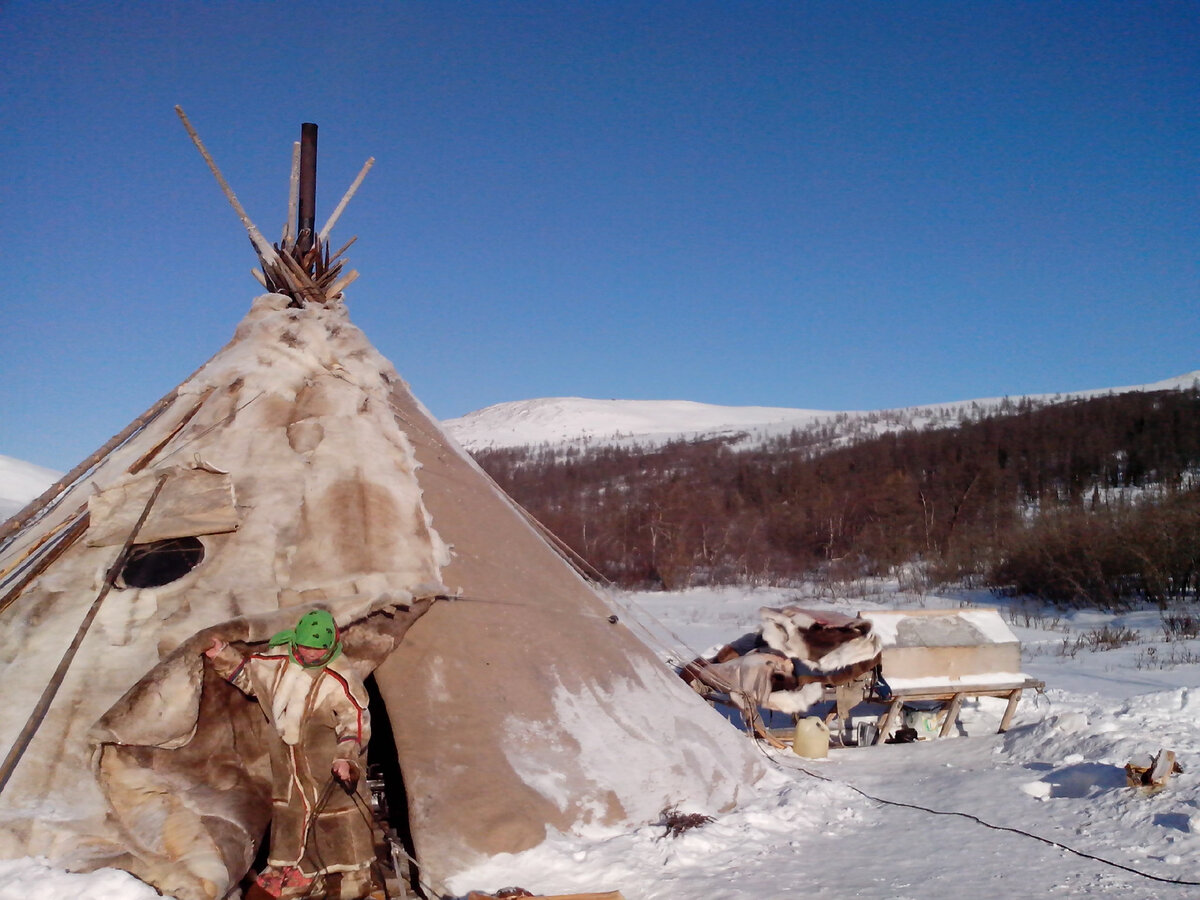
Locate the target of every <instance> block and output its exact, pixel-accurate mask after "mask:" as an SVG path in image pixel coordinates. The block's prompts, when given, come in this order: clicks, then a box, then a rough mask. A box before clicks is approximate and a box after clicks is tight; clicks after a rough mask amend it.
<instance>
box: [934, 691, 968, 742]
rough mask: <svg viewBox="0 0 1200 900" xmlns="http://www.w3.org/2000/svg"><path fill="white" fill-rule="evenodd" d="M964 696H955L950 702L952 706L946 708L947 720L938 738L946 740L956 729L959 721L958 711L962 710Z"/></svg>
mask: <svg viewBox="0 0 1200 900" xmlns="http://www.w3.org/2000/svg"><path fill="white" fill-rule="evenodd" d="M962 702H963V695H962V694H955V695H954V697H953V699H951V701H950V705H949V706H948V707H946V719H945V721H943V722H942V729H941V731H939V732H938V737H940V738H944V737H945V736H946V735H948V734H949V733H950V731H951V730H952V729H953V728H954V723H955V722H957V721H958V711H959V710H960V709H962Z"/></svg>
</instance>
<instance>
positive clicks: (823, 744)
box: [792, 716, 829, 759]
mask: <svg viewBox="0 0 1200 900" xmlns="http://www.w3.org/2000/svg"><path fill="white" fill-rule="evenodd" d="M792 752H793V753H795V754H796V755H797V756H807V757H808V758H809V759H824V758H825V757H827V756H828V755H829V726H828V725H826V724H825V722H824V720H822V719H821V718H820V717H818V716H809V717H808V718H807V719H801V720H800V721H799V722H797V723H796V733H795V734H794V735H793V736H792Z"/></svg>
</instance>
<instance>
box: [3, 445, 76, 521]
mask: <svg viewBox="0 0 1200 900" xmlns="http://www.w3.org/2000/svg"><path fill="white" fill-rule="evenodd" d="M60 475H61V473H60V472H55V471H54V470H53V469H47V468H46V467H45V466H38V465H34V464H33V463H29V462H24V461H23V460H19V459H13V458H12V457H11V456H0V521H3V520H5V519H7V518H8V517H9V516H12V515H14V514H16V513H18V512H20V511H21V509H22V507H24V506H25V504H27V503H28V502H29V501H30V500H32V499H34V498H35V497H37V496H39V495H40V494H41V493H42V491H44V490H46V488H48V487H50V485H52V484H54V482H56V481H57V480H58V479H59V476H60Z"/></svg>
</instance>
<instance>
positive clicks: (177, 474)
mask: <svg viewBox="0 0 1200 900" xmlns="http://www.w3.org/2000/svg"><path fill="white" fill-rule="evenodd" d="M166 471H167V480H166V482H165V483H164V484H163V489H162V491H161V492H160V493H159V495H158V499H157V500H155V501H154V505H153V506H152V507H151V508H150V512H149V514H148V515H147V516H146V521H145V522H143V523H142V527H141V528H140V529H138V533H137V540H138V543H139V544H150V543H153V542H155V541H166V540H171V539H172V538H184V537H198V536H199V535H202V534H223V533H225V532H228V531H237V528H238V513H237V507H236V506H235V503H234V494H233V479H231V478H230V477H229V473H228V472H221V471H218V470H216V469H214V468H212V467H210V466H207V465H205V464H203V463H198V464H197V466H196V467H195V468H182V467H172V468H169V469H167V470H166ZM161 475H162V471H159V470H148V471H146V472H141V473H139V474H137V475H131V476H129V477H127V478H123V479H121V480H119V481H117V482H116V483H114V484H113V485H111V486H110V487H108V488H106V489H105V490H103V491H101V492H100V493H98V494H95V495H94V496H92V497H89V498H88V515H89V523H88V530H87V545H88V546H89V547H116V546H120V545H121V544H124V543H125V541H126V540H127V539H128V538H129V535H130V534H132V533H133V529H134V526H135V525H137V520H138V518H139V517H140V516H141V514H142V511H143V510H144V509H145V508H146V503H147V502H148V501H149V499H150V495H151V493H153V491H154V486H155V485H156V484H157V483H158V479H159V477H160V476H161Z"/></svg>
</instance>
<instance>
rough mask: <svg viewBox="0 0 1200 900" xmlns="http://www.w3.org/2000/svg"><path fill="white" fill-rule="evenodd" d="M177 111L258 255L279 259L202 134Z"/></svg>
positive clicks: (272, 260)
mask: <svg viewBox="0 0 1200 900" xmlns="http://www.w3.org/2000/svg"><path fill="white" fill-rule="evenodd" d="M175 112H176V114H177V115H178V116H179V121H181V122H182V123H183V127H184V128H185V129H187V133H188V136H189V137H191V139H192V143H193V144H195V145H196V149H197V150H199V151H200V155H201V156H202V157H204V161H205V162H206V163H208V168H209V170H210V171H211V172H212V173H213V177H214V178H216V179H217V184H219V185H220V186H221V190H222V191H223V192H224V193H225V199H226V200H228V201H229V205H230V206H232V207H233V211H234V212H235V213H237V215H238V218H239V219H240V220H241V222H242V227H243V228H245V229H246V232H247V233H248V234H249V235H250V241H251V243H253V244H254V249H255V250H257V251H258V255H259V256H261V257H262V258H263V260H264V261H265V262H274V261H275V260H276V259H277V254H276V253H275V248H274V247H272V246H271V245H270V243H268V241H267V239H266V238H265V237H263V236H262V232H261V231H259V230H258V226H257V225H255V224H254V223H253V222H251V221H250V217H249V216H248V215H246V210H244V209H243V208H242V204H241V203H240V202H239V201H238V198H237V195H236V194H234V192H233V188H231V187H230V186H229V182H227V181H226V180H225V176H224V175H222V174H221V170H220V169H218V168H217V164H216V162H214V161H213V158H212V156H211V155H210V154H209V152H208V149H207V148H206V147H205V146H204V142H203V141H201V140H200V135H198V134H197V133H196V129H195V128H193V127H192V123H191V122H189V121H188V117H187V115H186V114H185V113H184V111H183V107H180V106H176V107H175Z"/></svg>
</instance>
